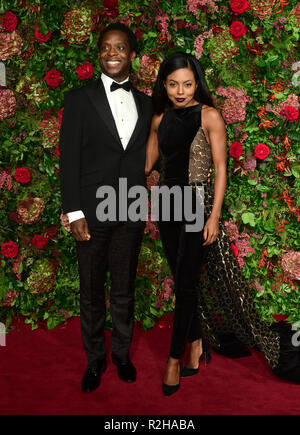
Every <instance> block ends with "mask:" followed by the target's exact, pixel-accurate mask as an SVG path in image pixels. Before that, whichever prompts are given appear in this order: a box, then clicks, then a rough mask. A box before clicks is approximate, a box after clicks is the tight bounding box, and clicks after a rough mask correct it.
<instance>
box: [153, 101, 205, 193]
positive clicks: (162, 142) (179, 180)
mask: <svg viewBox="0 0 300 435" xmlns="http://www.w3.org/2000/svg"><path fill="white" fill-rule="evenodd" d="M201 109H202V104H201V103H200V104H197V105H195V106H188V107H185V108H182V109H168V110H167V111H166V112H165V114H164V116H163V119H162V121H161V123H160V126H159V129H158V146H159V152H160V156H161V160H162V168H161V169H162V170H161V184H165V185H169V186H171V185H188V184H189V171H190V160H191V145H192V144H193V141H194V139H195V136H196V135H197V133H198V131H199V129H200V128H201ZM206 146H208V147H209V145H208V144H207V142H206Z"/></svg>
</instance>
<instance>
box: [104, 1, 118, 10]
mask: <svg viewBox="0 0 300 435" xmlns="http://www.w3.org/2000/svg"><path fill="white" fill-rule="evenodd" d="M103 6H104V7H105V8H107V9H115V8H116V7H117V6H118V0H104V1H103Z"/></svg>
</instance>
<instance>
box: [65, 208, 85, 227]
mask: <svg viewBox="0 0 300 435" xmlns="http://www.w3.org/2000/svg"><path fill="white" fill-rule="evenodd" d="M67 216H68V219H69V223H70V224H71V223H72V222H74V221H77V220H78V219H81V218H84V217H85V216H84V214H83V212H82V211H81V210H76V211H71V212H70V213H67Z"/></svg>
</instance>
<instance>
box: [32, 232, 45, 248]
mask: <svg viewBox="0 0 300 435" xmlns="http://www.w3.org/2000/svg"><path fill="white" fill-rule="evenodd" d="M31 243H32V246H34V247H35V248H37V249H44V248H45V246H46V245H47V239H46V237H44V236H41V235H40V234H36V235H35V236H34V237H33V239H32V242H31Z"/></svg>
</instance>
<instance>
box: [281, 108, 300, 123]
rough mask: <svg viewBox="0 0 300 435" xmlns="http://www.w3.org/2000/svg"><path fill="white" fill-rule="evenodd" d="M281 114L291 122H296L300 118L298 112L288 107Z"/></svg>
mask: <svg viewBox="0 0 300 435" xmlns="http://www.w3.org/2000/svg"><path fill="white" fill-rule="evenodd" d="M280 114H281V115H284V116H285V117H286V119H288V120H289V121H290V122H294V121H296V119H298V116H299V113H298V110H297V109H296V108H295V107H292V106H286V107H285V108H284V109H283V110H282V111H281V113H280Z"/></svg>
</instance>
